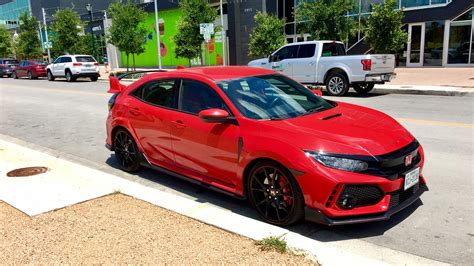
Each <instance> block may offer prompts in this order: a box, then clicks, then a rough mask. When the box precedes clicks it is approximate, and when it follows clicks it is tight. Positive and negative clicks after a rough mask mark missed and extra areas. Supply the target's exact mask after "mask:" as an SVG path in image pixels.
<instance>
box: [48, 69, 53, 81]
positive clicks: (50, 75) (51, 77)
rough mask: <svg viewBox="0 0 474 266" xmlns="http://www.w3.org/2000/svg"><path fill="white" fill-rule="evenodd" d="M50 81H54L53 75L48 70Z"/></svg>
mask: <svg viewBox="0 0 474 266" xmlns="http://www.w3.org/2000/svg"><path fill="white" fill-rule="evenodd" d="M48 80H49V81H54V76H53V73H51V71H49V70H48Z"/></svg>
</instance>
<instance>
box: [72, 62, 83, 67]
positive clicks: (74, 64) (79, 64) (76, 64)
mask: <svg viewBox="0 0 474 266" xmlns="http://www.w3.org/2000/svg"><path fill="white" fill-rule="evenodd" d="M72 65H73V66H82V64H81V63H73V64H72Z"/></svg>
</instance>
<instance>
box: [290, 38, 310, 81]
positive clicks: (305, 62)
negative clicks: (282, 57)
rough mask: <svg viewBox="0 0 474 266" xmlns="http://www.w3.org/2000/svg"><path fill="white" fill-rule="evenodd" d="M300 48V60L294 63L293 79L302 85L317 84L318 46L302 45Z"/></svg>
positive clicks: (298, 55) (298, 56)
mask: <svg viewBox="0 0 474 266" xmlns="http://www.w3.org/2000/svg"><path fill="white" fill-rule="evenodd" d="M298 47H299V48H298V54H297V56H296V57H297V58H298V60H295V62H294V63H293V78H294V79H296V80H297V81H299V82H301V83H316V56H315V53H316V44H315V43H310V44H301V45H298Z"/></svg>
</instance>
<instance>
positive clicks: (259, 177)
mask: <svg viewBox="0 0 474 266" xmlns="http://www.w3.org/2000/svg"><path fill="white" fill-rule="evenodd" d="M247 189H248V196H249V199H250V202H251V204H252V206H253V207H254V208H255V209H256V210H257V212H258V213H259V214H260V215H261V216H262V217H263V219H264V220H265V221H267V222H269V223H271V224H275V225H278V226H286V225H289V224H292V223H295V222H297V221H299V220H301V219H302V218H303V217H304V200H303V193H302V192H301V189H300V187H299V185H298V183H297V182H296V180H295V179H294V177H293V175H292V174H291V173H290V171H288V169H286V168H285V167H283V166H281V165H280V164H278V163H276V162H273V161H262V162H259V163H257V164H256V165H255V166H254V167H253V168H252V170H251V171H250V175H249V178H248V184H247Z"/></svg>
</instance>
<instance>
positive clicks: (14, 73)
mask: <svg viewBox="0 0 474 266" xmlns="http://www.w3.org/2000/svg"><path fill="white" fill-rule="evenodd" d="M12 78H13V79H18V76H17V75H16V71H13V73H12Z"/></svg>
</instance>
